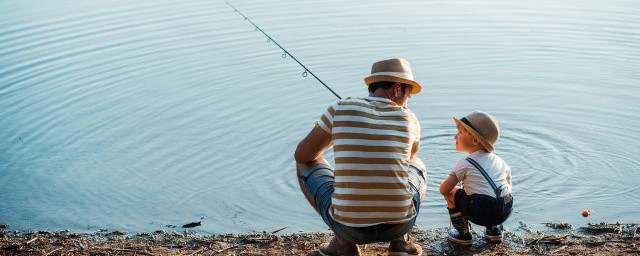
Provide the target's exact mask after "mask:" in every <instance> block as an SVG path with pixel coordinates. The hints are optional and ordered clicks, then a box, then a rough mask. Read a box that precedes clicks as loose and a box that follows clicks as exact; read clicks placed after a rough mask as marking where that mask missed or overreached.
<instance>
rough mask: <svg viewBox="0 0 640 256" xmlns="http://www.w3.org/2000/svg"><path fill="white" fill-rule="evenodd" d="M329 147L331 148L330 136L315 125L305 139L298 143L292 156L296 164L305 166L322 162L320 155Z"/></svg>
mask: <svg viewBox="0 0 640 256" xmlns="http://www.w3.org/2000/svg"><path fill="white" fill-rule="evenodd" d="M329 146H331V134H329V133H328V132H326V131H325V130H322V128H320V127H319V126H317V125H316V126H315V127H313V129H312V130H311V132H309V134H307V137H305V138H304V139H303V140H302V141H300V143H298V148H296V153H295V154H294V156H295V158H296V163H299V164H305V163H311V162H316V161H318V160H324V158H322V154H323V153H324V151H325V150H327V148H329ZM325 162H326V161H325Z"/></svg>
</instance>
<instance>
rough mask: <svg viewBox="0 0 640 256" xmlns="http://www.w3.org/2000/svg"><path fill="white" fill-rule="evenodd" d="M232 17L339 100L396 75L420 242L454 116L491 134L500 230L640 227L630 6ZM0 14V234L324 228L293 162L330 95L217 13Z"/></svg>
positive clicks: (383, 7) (441, 5)
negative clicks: (470, 118)
mask: <svg viewBox="0 0 640 256" xmlns="http://www.w3.org/2000/svg"><path fill="white" fill-rule="evenodd" d="M233 4H234V5H236V7H238V8H239V9H240V10H242V11H243V13H245V14H246V15H248V16H249V17H251V18H252V20H253V21H254V22H256V23H257V24H259V25H260V26H261V27H262V28H263V29H264V30H265V31H266V32H267V33H269V34H270V35H271V36H273V37H274V38H276V39H277V40H278V42H279V43H281V44H282V45H283V46H284V47H286V48H287V49H288V50H290V51H291V52H292V53H293V54H294V55H295V56H296V57H297V58H298V59H300V60H301V61H302V62H303V63H304V64H305V65H307V66H308V67H309V68H310V69H311V70H312V71H314V73H316V74H317V75H318V76H319V77H320V78H322V79H323V80H324V81H325V82H327V83H328V84H329V85H330V86H331V87H332V88H334V89H335V90H336V92H337V93H338V94H340V95H341V96H343V97H348V96H363V95H365V93H366V90H365V89H366V88H365V87H364V85H363V81H362V79H363V78H364V77H365V76H367V74H368V72H369V68H370V65H371V63H372V62H374V61H376V60H380V59H384V58H389V57H395V56H400V57H404V58H407V59H408V60H409V61H410V62H411V63H412V67H413V69H414V74H415V76H416V79H417V80H418V81H420V82H422V83H423V84H425V85H426V86H425V88H424V90H423V93H421V94H419V95H417V96H415V97H413V98H412V99H411V101H410V108H412V110H413V111H414V112H415V113H416V114H417V116H418V117H419V119H420V121H421V124H422V128H423V136H424V137H423V138H422V148H421V152H420V153H419V156H420V157H421V158H423V159H424V160H425V162H426V163H427V165H428V167H429V186H430V187H429V191H428V199H427V200H426V202H425V203H424V204H423V206H422V209H421V215H420V217H419V220H418V226H419V227H421V228H432V227H443V226H447V225H448V223H447V215H446V210H445V202H444V200H443V199H442V198H441V197H440V196H439V193H438V192H437V187H438V185H439V182H440V181H442V180H443V179H444V178H445V177H446V176H447V175H448V173H449V172H450V170H451V169H452V167H453V164H454V163H455V161H456V160H457V159H459V158H462V157H464V155H462V154H460V153H457V152H455V150H454V144H453V133H454V132H455V127H454V125H453V121H452V119H451V117H452V116H462V115H465V114H467V113H469V112H471V111H472V110H475V109H482V110H485V111H487V112H490V113H492V114H494V115H496V116H497V117H498V118H499V120H500V124H501V128H502V134H503V135H502V137H501V139H500V141H499V142H498V144H497V147H496V148H497V153H498V154H500V155H501V156H502V157H503V158H504V159H505V160H506V161H507V162H508V163H509V164H510V165H511V166H512V168H513V175H514V185H515V186H514V194H515V197H516V213H515V214H514V215H513V217H512V220H511V221H510V222H508V223H507V226H508V227H512V228H515V227H517V221H518V220H522V221H525V222H528V223H534V224H538V223H541V222H548V221H565V222H569V223H572V224H577V225H580V224H584V223H585V222H587V221H589V222H598V221H618V220H619V221H624V222H638V221H639V220H638V219H637V212H638V211H639V210H640V209H639V208H638V206H637V205H638V203H639V202H640V201H639V200H638V197H637V196H636V194H638V192H640V191H639V189H638V186H637V183H638V182H639V181H640V176H639V175H638V173H637V172H636V169H638V168H639V167H640V160H638V157H637V156H638V155H640V151H639V149H638V147H637V146H636V144H637V143H636V142H637V141H638V140H637V139H636V138H635V135H637V134H639V132H640V128H638V127H640V123H638V120H637V113H638V111H640V104H639V103H638V101H637V96H636V95H638V93H640V89H639V88H638V84H639V82H640V76H639V75H638V72H637V70H638V67H640V65H639V64H640V53H639V52H638V51H637V49H638V47H639V46H640V18H639V17H640V16H638V15H637V14H638V13H639V12H640V4H638V3H636V2H634V1H622V0H616V1H613V2H611V1H607V2H605V1H595V0H594V1H585V2H581V4H580V6H579V7H577V6H575V5H574V4H572V3H562V2H557V1H524V2H523V1H519V2H496V1H436V2H424V1H409V2H403V3H396V2H380V1H374V2H371V3H369V4H367V5H361V4H356V3H345V2H343V1H340V2H339V1H330V2H326V1H324V2H322V3H320V2H304V3H302V2H285V1H270V2H268V3H265V2H263V1H237V2H233ZM0 13H1V14H2V15H0V63H2V65H0V125H1V127H2V129H0V140H1V141H2V143H0V195H1V196H0V222H6V223H8V224H10V225H11V227H12V228H15V229H51V230H59V229H71V230H75V231H85V230H88V231H93V230H95V229H97V228H109V229H125V230H131V231H152V230H156V229H163V228H166V225H181V224H184V223H188V222H191V221H196V220H199V219H201V218H204V219H202V226H200V227H198V228H197V230H200V231H201V232H205V233H226V232H247V231H253V230H275V229H277V228H281V227H284V226H289V225H290V226H292V228H291V231H292V232H294V231H299V230H302V231H323V230H326V228H325V226H324V224H323V223H322V221H321V220H320V218H318V217H317V216H315V212H313V210H312V209H311V207H309V206H308V205H306V201H305V200H304V198H303V197H302V195H301V193H300V192H299V190H298V184H297V182H296V180H295V179H294V164H293V157H292V155H293V150H294V148H295V146H296V144H297V142H298V141H299V140H300V139H301V138H302V137H303V136H304V135H305V134H306V133H307V132H308V130H309V129H311V127H312V126H313V121H314V120H315V119H316V118H317V117H318V116H319V115H320V114H321V113H322V111H324V109H325V108H326V107H327V106H328V105H329V104H330V103H331V102H332V101H333V100H335V97H334V96H333V95H332V94H331V93H330V92H329V91H327V90H326V89H325V88H323V87H322V86H321V85H320V84H319V83H318V82H317V81H315V80H313V79H312V78H310V77H308V78H303V77H302V76H301V75H300V74H301V73H302V71H303V70H301V68H300V67H299V66H297V65H296V64H295V63H293V61H292V60H291V59H290V58H286V59H282V58H281V57H280V55H281V54H282V52H280V50H279V49H278V48H277V47H276V46H274V45H273V44H267V43H265V39H266V38H265V37H264V36H263V35H261V34H259V33H257V32H254V31H253V27H252V26H251V25H250V24H249V23H248V22H245V21H243V20H242V18H241V17H240V16H238V15H237V14H236V13H234V12H233V10H232V9H231V8H229V7H228V6H227V5H226V4H225V3H224V2H223V1H220V2H218V1H191V2H189V3H187V2H183V1H161V2H153V3H148V4H147V3H133V2H126V3H125V2H122V3H119V4H113V3H112V2H111V1H91V2H87V3H79V2H77V1H66V2H65V1H57V2H56V3H50V2H45V1H42V2H41V3H34V2H23V1H8V2H2V3H0ZM398 14H401V15H398ZM329 157H330V158H331V157H332V156H331V154H329ZM583 209H591V210H592V212H593V215H592V216H591V217H589V218H588V219H584V218H582V217H581V216H580V212H581V211H582V210H583Z"/></svg>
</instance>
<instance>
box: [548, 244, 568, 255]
mask: <svg viewBox="0 0 640 256" xmlns="http://www.w3.org/2000/svg"><path fill="white" fill-rule="evenodd" d="M564 248H567V246H566V245H565V246H562V247H560V248H558V249H555V250H553V251H551V252H550V253H549V254H554V253H556V252H559V251H562V250H563V249H564Z"/></svg>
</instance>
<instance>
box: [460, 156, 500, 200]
mask: <svg viewBox="0 0 640 256" xmlns="http://www.w3.org/2000/svg"><path fill="white" fill-rule="evenodd" d="M467 162H469V163H471V164H472V165H473V166H474V167H476V169H478V171H480V172H481V173H482V176H484V178H485V179H487V181H488V182H489V184H490V185H491V187H492V188H493V192H495V193H496V197H500V194H502V190H501V189H499V188H498V186H496V183H494V182H493V180H492V179H491V178H490V177H489V175H488V174H487V171H485V170H484V168H482V166H480V165H479V164H478V162H476V161H475V160H473V159H471V158H470V157H467Z"/></svg>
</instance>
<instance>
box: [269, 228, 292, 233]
mask: <svg viewBox="0 0 640 256" xmlns="http://www.w3.org/2000/svg"><path fill="white" fill-rule="evenodd" d="M288 227H290V226H286V227H284V228H280V229H276V230H274V231H271V234H275V233H278V232H280V231H282V230H284V229H286V228H288Z"/></svg>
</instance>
